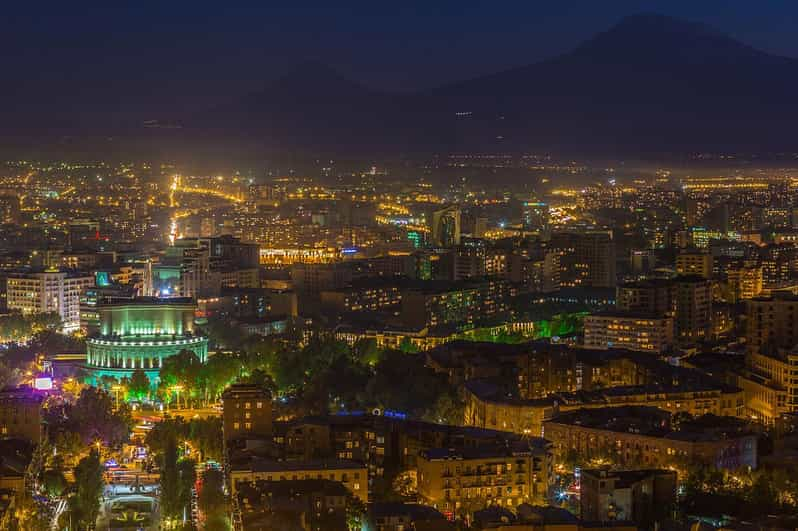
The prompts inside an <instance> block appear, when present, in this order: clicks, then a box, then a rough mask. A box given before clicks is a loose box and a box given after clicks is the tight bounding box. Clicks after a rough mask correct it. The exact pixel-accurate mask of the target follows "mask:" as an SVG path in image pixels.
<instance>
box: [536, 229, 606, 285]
mask: <svg viewBox="0 0 798 531" xmlns="http://www.w3.org/2000/svg"><path fill="white" fill-rule="evenodd" d="M550 247H551V248H552V249H555V250H557V251H558V252H559V253H560V285H561V286H563V287H577V286H583V287H592V288H614V287H615V284H616V277H615V242H614V241H613V239H612V233H611V232H603V231H597V232H571V231H568V232H555V233H554V234H553V235H552V237H551V242H550Z"/></svg>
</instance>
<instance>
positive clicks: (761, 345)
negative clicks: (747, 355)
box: [745, 292, 798, 353]
mask: <svg viewBox="0 0 798 531" xmlns="http://www.w3.org/2000/svg"><path fill="white" fill-rule="evenodd" d="M746 314H747V319H746V334H745V336H746V345H747V348H748V351H749V352H752V353H759V352H766V351H768V350H770V351H772V350H775V349H777V348H782V349H792V348H793V347H794V346H795V345H796V344H798V297H796V296H794V295H792V294H790V293H789V292H787V293H783V292H776V293H774V294H773V295H772V296H771V297H769V298H765V297H759V298H754V299H751V300H748V301H746Z"/></svg>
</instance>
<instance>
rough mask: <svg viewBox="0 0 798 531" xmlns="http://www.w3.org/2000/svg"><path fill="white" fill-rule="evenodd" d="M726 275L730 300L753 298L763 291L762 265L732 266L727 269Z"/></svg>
mask: <svg viewBox="0 0 798 531" xmlns="http://www.w3.org/2000/svg"><path fill="white" fill-rule="evenodd" d="M726 275H727V276H726V278H727V280H726V282H727V286H728V292H727V300H728V302H730V303H736V302H740V301H743V300H748V299H753V298H755V297H758V296H759V295H760V294H761V293H762V268H761V267H744V266H740V267H730V268H728V269H727V270H726Z"/></svg>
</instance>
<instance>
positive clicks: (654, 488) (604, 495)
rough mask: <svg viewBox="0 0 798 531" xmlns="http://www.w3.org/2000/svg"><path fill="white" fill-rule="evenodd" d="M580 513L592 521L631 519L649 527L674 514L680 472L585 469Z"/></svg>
mask: <svg viewBox="0 0 798 531" xmlns="http://www.w3.org/2000/svg"><path fill="white" fill-rule="evenodd" d="M580 479H581V481H580V487H581V488H580V491H581V496H580V516H581V518H582V519H583V520H586V521H591V522H611V521H616V520H621V521H623V520H631V521H633V522H635V523H636V524H637V525H639V526H640V527H641V528H644V529H649V528H651V527H652V526H653V525H654V523H655V522H662V521H664V520H665V519H667V518H669V517H670V516H671V513H672V511H673V510H674V508H675V505H676V472H675V471H673V470H663V469H643V470H615V471H610V470H604V469H585V470H582V474H581V478H580Z"/></svg>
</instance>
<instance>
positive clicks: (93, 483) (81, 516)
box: [69, 448, 105, 529]
mask: <svg viewBox="0 0 798 531" xmlns="http://www.w3.org/2000/svg"><path fill="white" fill-rule="evenodd" d="M74 473H75V485H76V491H75V494H74V495H73V496H72V497H70V498H69V510H70V512H71V513H72V520H73V521H74V522H78V523H79V524H78V527H79V528H80V529H90V528H93V527H94V523H95V522H96V521H97V515H98V514H99V511H100V496H101V495H102V493H103V489H104V488H105V481H104V480H103V468H102V463H100V453H99V452H98V451H97V449H96V448H92V449H91V451H89V455H88V456H86V457H84V458H83V459H81V460H80V462H79V463H78V465H77V466H76V467H75V469H74Z"/></svg>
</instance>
